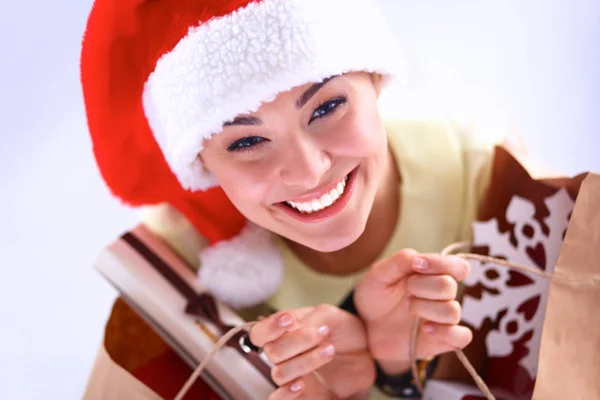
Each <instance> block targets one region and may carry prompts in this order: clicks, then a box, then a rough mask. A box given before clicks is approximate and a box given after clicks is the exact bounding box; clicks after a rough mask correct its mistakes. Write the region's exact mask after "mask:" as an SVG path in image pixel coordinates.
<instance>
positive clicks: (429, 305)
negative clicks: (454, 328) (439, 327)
mask: <svg viewBox="0 0 600 400" xmlns="http://www.w3.org/2000/svg"><path fill="white" fill-rule="evenodd" d="M408 302H409V310H410V312H411V314H413V315H416V316H418V317H421V318H423V319H425V320H428V321H433V322H435V323H438V324H447V325H457V324H458V323H459V322H460V318H461V307H460V304H459V303H458V302H457V301H455V300H452V301H436V300H424V299H419V298H415V297H411V298H410V299H408Z"/></svg>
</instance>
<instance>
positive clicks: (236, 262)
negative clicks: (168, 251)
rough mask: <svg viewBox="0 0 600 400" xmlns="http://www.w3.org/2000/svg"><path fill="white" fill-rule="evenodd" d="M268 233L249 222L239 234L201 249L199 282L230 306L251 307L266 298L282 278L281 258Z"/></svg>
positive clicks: (279, 283) (275, 288)
mask: <svg viewBox="0 0 600 400" xmlns="http://www.w3.org/2000/svg"><path fill="white" fill-rule="evenodd" d="M271 235H272V234H271V233H270V232H269V231H267V230H265V229H263V228H261V227H259V226H257V225H254V224H251V223H248V224H247V225H246V227H245V228H244V229H243V230H242V232H240V234H239V235H238V236H236V237H234V238H232V239H231V240H229V241H222V242H219V243H217V244H215V245H214V246H211V247H209V248H207V249H205V250H203V251H202V252H201V253H200V262H201V266H200V271H199V273H198V277H199V280H200V283H201V284H202V285H203V286H204V287H206V288H207V289H208V290H209V291H210V292H211V293H212V294H213V295H214V296H215V297H216V298H217V299H219V300H220V301H221V302H223V303H225V304H227V305H229V306H231V307H233V308H244V307H251V306H254V305H257V304H259V303H261V302H263V301H265V300H266V299H268V298H269V297H270V296H271V295H272V294H273V293H275V291H276V290H277V289H278V288H279V286H280V285H281V281H282V279H283V259H282V258H281V252H280V250H279V248H277V246H276V245H275V244H274V243H273V242H272V237H271Z"/></svg>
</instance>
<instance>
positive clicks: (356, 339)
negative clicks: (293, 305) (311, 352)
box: [294, 304, 367, 353]
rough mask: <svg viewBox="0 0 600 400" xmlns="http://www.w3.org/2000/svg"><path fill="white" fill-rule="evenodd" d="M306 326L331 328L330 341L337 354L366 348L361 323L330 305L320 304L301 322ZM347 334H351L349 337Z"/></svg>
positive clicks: (355, 317)
mask: <svg viewBox="0 0 600 400" xmlns="http://www.w3.org/2000/svg"><path fill="white" fill-rule="evenodd" d="M294 312H295V311H294ZM301 322H302V324H304V325H306V326H313V327H321V326H324V325H326V326H328V327H329V328H331V334H330V335H329V338H330V340H331V341H332V342H333V343H334V344H335V348H336V349H337V351H338V352H344V353H345V352H356V351H361V350H364V349H365V348H366V346H367V336H366V332H365V329H364V325H363V322H362V321H361V320H360V319H359V318H358V317H357V316H355V315H352V314H350V313H349V312H347V311H344V310H341V309H340V308H339V307H336V306H333V305H331V304H321V305H318V306H317V307H314V308H313V310H312V312H311V313H309V314H307V315H306V316H305V317H304V318H303V319H302V320H301ZM348 332H352V334H351V335H349V334H348Z"/></svg>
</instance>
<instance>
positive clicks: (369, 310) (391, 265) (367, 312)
mask: <svg viewBox="0 0 600 400" xmlns="http://www.w3.org/2000/svg"><path fill="white" fill-rule="evenodd" d="M417 254H418V253H417V252H416V251H415V250H412V249H407V250H402V251H399V252H397V253H395V254H394V255H392V256H391V257H388V258H386V259H384V260H381V261H378V262H377V263H375V264H374V265H373V266H372V267H371V269H370V270H369V271H368V272H367V274H366V275H365V276H364V277H363V278H362V279H361V280H360V282H359V283H358V285H357V286H356V290H355V292H354V302H355V305H356V307H357V309H358V311H359V313H360V315H361V316H362V317H363V318H366V319H370V320H374V319H378V318H380V317H381V316H383V315H387V314H388V313H389V312H391V310H393V309H394V308H395V307H396V306H397V305H398V304H400V302H401V301H402V300H403V299H404V297H405V296H406V285H405V284H403V283H404V282H406V279H405V278H407V277H408V276H409V275H410V274H411V273H412V272H413V270H412V265H411V264H412V260H413V258H414V257H415V255H417Z"/></svg>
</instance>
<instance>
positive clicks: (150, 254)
mask: <svg viewBox="0 0 600 400" xmlns="http://www.w3.org/2000/svg"><path fill="white" fill-rule="evenodd" d="M121 239H122V240H123V241H124V242H125V243H127V244H128V245H129V246H130V247H132V248H133V249H134V250H135V251H136V252H137V253H138V254H139V255H140V256H142V257H143V258H144V259H145V260H146V261H147V262H148V263H149V264H150V265H152V267H154V269H155V270H156V271H157V272H158V273H159V274H161V275H162V276H163V277H164V278H165V279H166V280H167V281H168V282H169V283H170V284H171V285H172V286H173V287H174V288H175V289H176V290H177V291H178V292H179V293H180V294H181V295H182V296H183V297H184V298H185V299H186V300H187V306H186V308H185V312H186V313H187V314H189V315H192V316H194V317H197V318H199V319H201V320H203V321H205V322H209V323H212V324H213V325H214V326H215V327H216V328H217V329H218V330H219V331H220V333H221V335H222V337H221V339H220V340H219V341H218V342H217V346H215V348H214V349H213V351H212V352H211V353H210V354H209V356H207V357H205V358H204V360H203V362H202V363H200V366H202V369H200V368H197V370H200V371H202V370H203V369H204V366H205V364H206V363H205V361H206V360H208V359H210V358H211V357H212V355H213V354H214V352H215V349H217V348H222V347H224V346H229V347H232V348H234V349H235V350H237V351H238V352H239V353H240V354H241V355H242V356H243V357H244V358H245V359H246V360H248V361H249V362H250V363H251V364H252V365H253V366H254V367H255V368H256V369H257V370H258V371H259V372H260V373H261V374H262V375H263V376H264V377H265V378H266V379H267V380H268V381H269V382H271V383H272V384H273V386H274V387H275V386H276V385H275V383H274V382H273V380H272V378H271V368H270V367H269V365H267V364H266V363H265V362H264V361H263V360H262V359H261V358H260V356H259V354H258V353H257V352H256V351H252V350H250V349H247V348H244V347H242V343H244V341H245V340H246V339H247V333H246V332H245V331H244V329H239V327H234V326H231V325H228V324H226V323H225V322H223V320H222V319H221V316H220V315H219V309H218V307H217V304H216V301H215V299H214V297H213V296H211V295H210V294H208V293H200V294H198V293H197V292H196V291H195V290H194V289H193V288H192V287H191V286H190V285H188V283H187V282H186V281H185V280H184V279H183V278H181V276H179V274H177V272H175V271H174V270H173V269H172V268H171V267H170V266H169V265H168V264H167V263H166V262H165V261H164V260H163V259H162V258H160V257H159V256H158V255H157V254H156V253H155V252H154V251H152V249H150V248H149V247H148V246H146V244H145V243H143V242H142V241H141V240H140V239H139V238H138V237H136V236H135V235H134V234H133V233H131V232H128V233H126V234H124V235H123V236H122V237H121ZM223 338H226V339H227V340H225V341H223Z"/></svg>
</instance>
